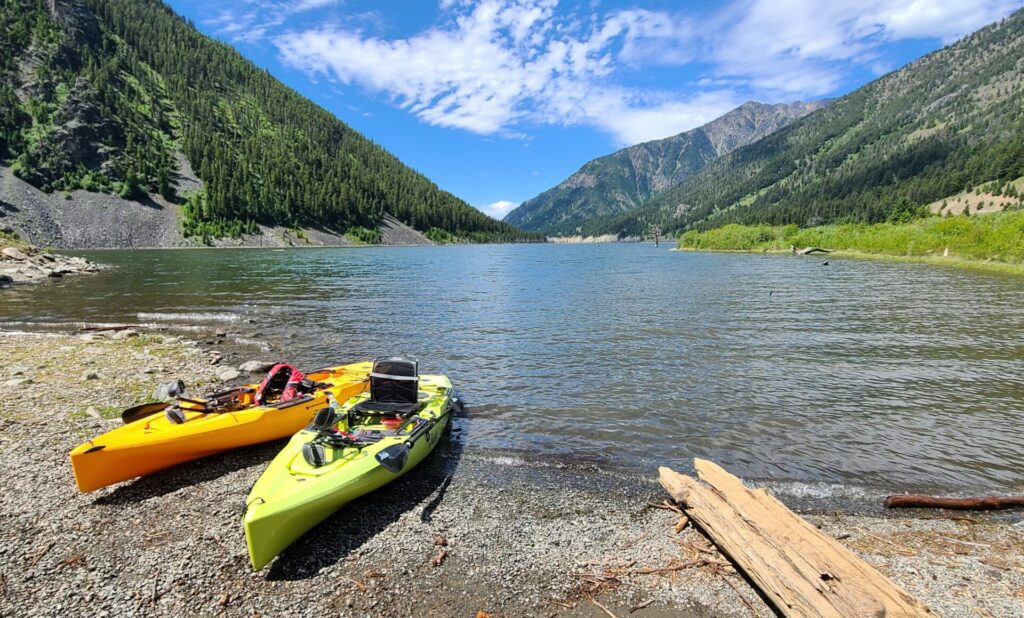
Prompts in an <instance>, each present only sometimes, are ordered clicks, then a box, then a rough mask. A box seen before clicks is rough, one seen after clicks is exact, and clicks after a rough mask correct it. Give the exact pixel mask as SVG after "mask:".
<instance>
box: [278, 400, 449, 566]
mask: <svg viewBox="0 0 1024 618" xmlns="http://www.w3.org/2000/svg"><path fill="white" fill-rule="evenodd" d="M465 416H466V412H465V410H464V409H457V410H453V413H452V422H451V423H449V424H448V426H447V427H446V428H445V430H444V433H443V434H442V436H441V440H440V442H439V443H438V445H437V446H436V447H435V448H434V451H433V452H432V453H430V454H429V455H428V456H427V457H426V458H425V459H424V460H423V461H422V462H420V464H419V465H418V466H416V467H415V468H413V469H412V470H410V471H408V472H406V473H405V474H404V475H402V476H401V477H400V478H398V479H396V480H395V481H393V482H391V483H388V484H387V485H385V486H384V487H381V488H380V489H377V490H376V491H373V492H370V493H369V494H367V495H365V496H362V497H360V498H357V499H355V500H353V501H352V502H350V503H348V504H347V505H345V506H344V507H343V508H341V509H339V510H338V511H337V512H336V513H334V514H333V515H331V516H330V517H328V518H327V519H325V520H324V521H322V522H321V523H320V524H318V525H317V526H316V527H314V528H313V529H312V530H310V531H309V532H307V533H306V534H304V535H303V536H302V537H301V538H299V539H298V540H297V541H295V542H294V543H292V544H291V545H290V546H289V547H288V548H287V549H285V550H284V551H283V552H281V554H280V555H279V556H278V557H277V559H276V560H274V562H273V563H272V564H271V565H270V568H269V569H268V572H267V579H268V580H272V581H275V580H277V581H296V580H303V579H309V578H312V577H316V576H317V575H318V574H319V573H320V571H321V570H322V569H324V568H326V567H329V566H332V565H334V564H337V563H338V562H339V561H341V560H343V559H344V558H345V557H346V556H348V555H349V554H350V553H351V552H352V551H354V550H357V549H359V548H360V547H362V546H363V545H364V544H365V543H366V542H367V541H369V540H370V539H372V538H374V537H375V536H377V534H379V533H380V532H382V531H383V530H384V529H385V528H387V527H388V526H390V525H391V524H393V523H394V522H396V521H398V519H399V518H401V517H402V515H404V514H406V513H408V512H410V511H413V510H415V509H416V508H418V507H420V506H423V511H422V512H421V513H420V521H423V522H429V521H431V518H432V517H433V513H434V511H435V510H436V509H437V507H438V506H439V505H440V504H441V503H442V502H443V500H444V497H445V494H446V492H447V491H448V487H449V486H450V485H451V482H452V478H453V477H454V475H455V471H456V469H457V468H458V465H459V459H460V458H461V457H462V451H463V448H464V443H465V434H466V431H465V425H466V423H464V422H462V421H463V419H465ZM431 496H433V497H431ZM428 499H429V502H427V503H426V504H425V505H424V501H426V500H428Z"/></svg>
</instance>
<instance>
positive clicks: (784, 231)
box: [679, 211, 1024, 263]
mask: <svg viewBox="0 0 1024 618" xmlns="http://www.w3.org/2000/svg"><path fill="white" fill-rule="evenodd" d="M948 214H949V213H948V212H947V216H945V217H943V216H929V217H925V218H921V219H915V220H913V221H909V222H899V223H897V222H886V223H876V224H873V225H869V224H865V223H845V224H835V225H822V226H817V227H809V228H803V229H800V228H796V226H792V225H787V226H778V227H769V226H766V225H755V226H743V225H736V224H730V225H726V226H723V227H720V228H716V229H712V230H708V231H705V232H700V231H697V230H690V231H688V232H686V233H685V234H683V235H682V236H681V237H680V238H679V247H680V248H684V249H700V250H710V251H752V250H754V251H761V250H786V249H789V248H790V246H791V245H795V246H797V247H824V248H827V249H836V250H846V251H856V252H861V253H876V254H884V255H909V256H922V255H942V254H943V253H944V252H945V251H946V249H947V248H948V249H949V252H950V254H952V255H956V256H959V257H963V258H968V259H978V260H988V259H991V260H998V261H1002V262H1013V263H1020V262H1024V212H1021V211H1008V212H1002V213H993V214H982V215H977V216H972V217H951V216H948Z"/></svg>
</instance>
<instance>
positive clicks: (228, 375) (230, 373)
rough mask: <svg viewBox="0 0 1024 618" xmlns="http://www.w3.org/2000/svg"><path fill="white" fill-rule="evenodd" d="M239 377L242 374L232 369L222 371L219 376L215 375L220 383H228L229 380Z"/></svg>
mask: <svg viewBox="0 0 1024 618" xmlns="http://www.w3.org/2000/svg"><path fill="white" fill-rule="evenodd" d="M240 375H242V374H241V373H239V372H238V371H236V370H234V369H228V370H227V371H222V372H220V373H219V374H217V377H218V378H219V379H220V381H221V382H229V381H231V380H234V379H236V378H237V377H238V376H240Z"/></svg>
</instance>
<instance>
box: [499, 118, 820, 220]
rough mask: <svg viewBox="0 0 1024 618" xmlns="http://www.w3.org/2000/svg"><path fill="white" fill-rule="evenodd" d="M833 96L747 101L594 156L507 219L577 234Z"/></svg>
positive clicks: (676, 182)
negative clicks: (705, 119)
mask: <svg viewBox="0 0 1024 618" xmlns="http://www.w3.org/2000/svg"><path fill="white" fill-rule="evenodd" d="M828 102H829V100H827V99H826V100H822V101H813V102H809V103H804V102H800V101H796V102H793V103H776V104H766V103H758V102H756V101H747V102H746V103H744V104H743V105H740V106H739V107H737V108H735V109H733V110H730V111H729V112H727V113H725V114H723V115H722V116H720V117H719V118H716V119H715V120H712V121H710V122H708V123H706V124H704V125H702V126H700V127H697V128H695V129H691V130H689V131H684V132H682V133H679V134H676V135H672V136H669V137H666V138H662V139H658V140H651V141H647V142H642V143H640V144H634V145H633V146H628V147H626V148H623V149H621V150H618V151H616V152H613V153H611V154H608V155H605V156H602V157H598V158H596V159H592V160H591V161H588V162H587V163H585V164H584V165H583V166H582V167H581V168H580V169H579V170H577V171H576V172H575V173H573V174H572V175H571V176H569V177H568V178H567V179H565V180H563V181H562V182H561V183H559V184H558V185H556V186H555V187H552V188H551V189H548V190H547V191H545V192H543V193H541V194H540V195H538V196H537V197H534V198H532V199H530V200H526V201H525V202H523V203H522V204H521V205H520V206H519V207H517V208H516V209H514V210H512V211H511V212H509V213H508V214H507V215H506V216H505V218H504V219H503V220H504V221H506V222H508V223H511V224H513V225H516V226H518V227H521V228H523V229H527V230H536V231H543V232H546V233H548V234H556V235H563V236H564V235H572V234H576V233H577V232H578V231H579V226H580V225H581V223H582V222H583V220H585V219H589V218H593V217H601V216H609V215H615V214H619V213H622V212H626V211H629V210H631V209H633V208H636V207H637V206H639V205H640V203H642V202H643V200H644V199H646V198H648V197H650V196H651V195H654V194H656V193H658V192H660V191H664V190H666V189H668V188H670V187H672V186H674V185H675V184H678V183H679V182H681V181H682V180H684V179H685V178H687V177H688V176H690V175H692V174H695V173H696V172H698V171H700V170H701V169H703V167H704V166H706V165H707V164H708V163H710V162H711V161H713V160H714V159H716V158H718V157H720V156H722V155H723V154H727V153H728V152H731V151H732V150H734V149H735V148H737V147H739V146H742V145H744V144H747V143H750V142H752V141H755V140H756V139H758V138H760V137H763V136H764V135H767V134H769V133H771V132H773V131H775V130H777V129H778V128H780V127H782V126H785V125H786V124H789V123H790V122H792V121H793V120H795V119H797V118H800V117H802V116H804V115H806V114H808V113H811V112H813V111H816V110H818V109H820V108H822V107H825V106H827V105H828Z"/></svg>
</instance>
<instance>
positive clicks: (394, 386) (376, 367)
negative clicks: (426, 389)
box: [370, 356, 420, 403]
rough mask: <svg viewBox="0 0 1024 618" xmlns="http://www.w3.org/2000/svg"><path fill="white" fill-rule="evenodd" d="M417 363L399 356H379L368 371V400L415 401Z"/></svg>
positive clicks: (417, 382) (418, 380)
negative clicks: (371, 369)
mask: <svg viewBox="0 0 1024 618" xmlns="http://www.w3.org/2000/svg"><path fill="white" fill-rule="evenodd" d="M419 388H420V378H419V363H417V362H416V360H414V359H411V358H403V357H399V356H395V357H390V358H379V359H377V360H375V361H374V362H373V371H371V372H370V401H373V402H376V403H416V401H417V399H418V397H419Z"/></svg>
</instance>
